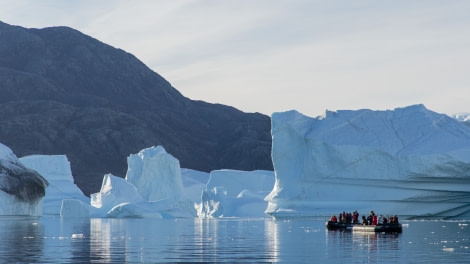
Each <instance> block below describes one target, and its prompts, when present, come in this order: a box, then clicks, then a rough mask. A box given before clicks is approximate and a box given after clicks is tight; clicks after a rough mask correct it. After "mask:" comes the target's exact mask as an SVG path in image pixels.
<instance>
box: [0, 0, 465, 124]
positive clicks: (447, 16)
mask: <svg viewBox="0 0 470 264" xmlns="http://www.w3.org/2000/svg"><path fill="white" fill-rule="evenodd" d="M469 14H470V1H452V0H449V1H424V0H423V1H412V0H410V1H400V0H394V1H334V0H333V1H314V0H310V1H302V0H289V1H288V0H284V1H278V0H263V1H258V0H250V1H248V0H246V1H243V0H232V1H223V0H213V1H206V0H187V1H180V0H172V1H158V0H157V1H154V0H140V1H131V0H125V1H106V0H104V1H103V0H100V1H94V0H86V1H78V0H75V1H74V0H68V1H65V0H49V1H47V0H46V1H35V0H29V1H23V0H11V1H9V0H0V20H2V21H3V22H5V23H8V24H13V25H20V26H23V27H34V28H42V27H49V26H61V25H63V26H69V27H73V28H75V29H77V30H80V31H81V32H83V33H85V34H87V35H90V36H92V37H94V38H97V39H99V40H101V41H103V42H105V43H107V44H110V45H112V46H114V47H117V48H121V49H123V50H126V51H127V52H130V53H132V54H134V55H135V56H136V57H138V58H139V59H140V60H142V61H143V62H144V63H145V64H146V65H147V66H149V67H150V68H152V69H153V70H154V71H156V72H158V73H159V74H161V75H162V76H163V77H165V78H166V79H167V80H168V81H169V82H171V83H172V85H173V86H174V87H175V88H176V89H178V90H179V91H180V92H181V93H182V94H183V95H185V96H187V97H189V98H191V99H198V100H204V101H207V102H212V103H222V104H227V105H231V106H234V107H236V108H238V109H240V110H242V111H246V112H261V113H264V114H267V115H270V114H271V113H272V112H279V111H285V110H290V109H296V110H298V111H300V112H302V113H304V114H306V115H310V116H317V115H320V114H322V113H323V112H324V111H325V110H326V109H329V110H344V109H361V108H370V109H374V110H382V109H393V108H395V107H403V106H407V105H411V104H417V103H422V104H424V105H426V107H428V108H429V109H431V110H434V111H436V112H440V113H447V114H453V113H457V112H470V78H469V75H470V74H469V72H470V15H469Z"/></svg>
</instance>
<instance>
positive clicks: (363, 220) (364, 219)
mask: <svg viewBox="0 0 470 264" xmlns="http://www.w3.org/2000/svg"><path fill="white" fill-rule="evenodd" d="M362 224H363V225H367V224H368V222H367V219H366V217H365V216H362Z"/></svg>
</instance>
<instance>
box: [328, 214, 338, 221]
mask: <svg viewBox="0 0 470 264" xmlns="http://www.w3.org/2000/svg"><path fill="white" fill-rule="evenodd" d="M330 221H331V222H333V223H336V222H338V218H336V215H332V216H331V219H330Z"/></svg>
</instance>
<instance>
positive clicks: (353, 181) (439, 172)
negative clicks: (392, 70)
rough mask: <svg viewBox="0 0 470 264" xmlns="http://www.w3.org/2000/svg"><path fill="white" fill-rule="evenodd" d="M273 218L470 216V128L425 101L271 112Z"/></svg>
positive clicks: (270, 205)
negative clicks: (321, 112) (315, 113)
mask: <svg viewBox="0 0 470 264" xmlns="http://www.w3.org/2000/svg"><path fill="white" fill-rule="evenodd" d="M271 129H272V131H271V133H272V138H273V147H272V159H273V164H274V169H275V177H276V181H275V186H274V188H273V190H272V192H271V193H270V194H269V195H268V196H267V197H266V201H268V207H267V209H266V213H267V214H268V215H271V216H273V217H291V216H294V217H296V216H328V215H331V214H332V213H337V212H341V211H344V210H346V211H351V212H352V211H354V210H358V211H359V212H361V211H362V212H366V213H367V212H368V211H370V210H375V211H376V212H380V213H382V214H399V215H401V216H404V217H406V218H412V217H431V218H469V217H470V128H469V127H468V126H466V125H465V124H463V123H460V122H458V121H456V120H455V119H453V118H451V117H449V116H447V115H443V114H438V113H435V112H432V111H430V110H428V109H426V108H425V107H424V106H423V105H413V106H409V107H405V108H397V109H395V110H393V111H391V110H387V111H372V110H367V109H363V110H357V111H346V110H345V111H336V112H330V111H327V112H326V114H325V116H322V117H317V118H310V117H307V116H304V115H302V114H300V113H298V112H296V111H288V112H283V113H274V114H273V115H272V128H271Z"/></svg>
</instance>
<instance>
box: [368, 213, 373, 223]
mask: <svg viewBox="0 0 470 264" xmlns="http://www.w3.org/2000/svg"><path fill="white" fill-rule="evenodd" d="M367 224H368V225H372V214H370V215H369V216H368V217H367Z"/></svg>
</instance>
